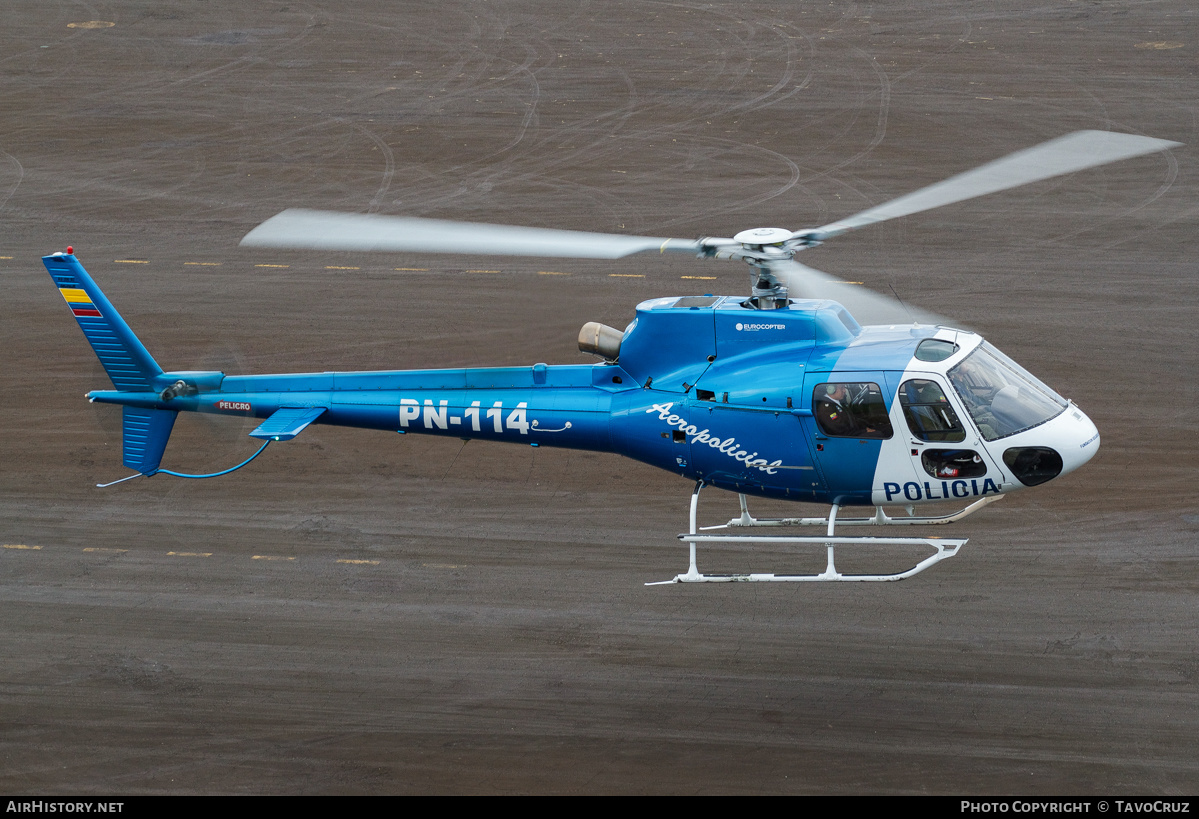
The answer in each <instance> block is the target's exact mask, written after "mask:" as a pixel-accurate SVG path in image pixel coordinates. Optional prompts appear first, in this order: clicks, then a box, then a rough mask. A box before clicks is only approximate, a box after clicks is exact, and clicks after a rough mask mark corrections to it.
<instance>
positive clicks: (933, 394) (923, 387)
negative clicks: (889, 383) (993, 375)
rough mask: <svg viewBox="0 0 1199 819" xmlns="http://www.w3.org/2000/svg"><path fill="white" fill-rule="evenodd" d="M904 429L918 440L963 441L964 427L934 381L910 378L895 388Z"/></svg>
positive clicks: (964, 438) (964, 435)
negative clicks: (906, 424) (897, 391)
mask: <svg viewBox="0 0 1199 819" xmlns="http://www.w3.org/2000/svg"><path fill="white" fill-rule="evenodd" d="M899 403H900V405H902V406H903V417H904V418H906V419H907V422H908V429H910V430H911V431H912V434H913V435H915V436H916V437H917V438H919V439H920V440H922V441H953V442H956V441H964V440H966V429H965V428H964V427H963V426H962V422H961V421H959V420H958V416H957V413H956V412H954V411H953V407H951V406H950V405H949V399H948V398H946V397H945V392H944V391H943V390H942V389H941V386H940V385H939V384H938V383H937V382H936V381H929V380H927V379H923V378H914V379H912V380H911V381H905V382H904V384H903V386H902V387H900V388H899Z"/></svg>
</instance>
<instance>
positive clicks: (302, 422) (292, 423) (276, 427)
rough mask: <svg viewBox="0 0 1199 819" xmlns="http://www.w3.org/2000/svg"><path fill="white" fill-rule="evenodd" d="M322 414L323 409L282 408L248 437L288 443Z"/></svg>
mask: <svg viewBox="0 0 1199 819" xmlns="http://www.w3.org/2000/svg"><path fill="white" fill-rule="evenodd" d="M324 412H325V408H324V407H283V408H281V409H279V410H276V411H275V413H274V414H273V415H271V417H270V418H267V419H266V420H265V421H263V422H262V423H261V424H260V425H259V426H258V428H257V429H255V430H254V431H253V432H251V433H250V437H251V438H263V439H265V440H269V441H290V440H291V439H292V438H294V437H296V436H297V435H299V434H300V433H301V432H303V431H304V430H305V429H306V428H307V427H308V425H309V424H311V423H312V422H313V421H315V420H316V419H317V418H320V417H321V415H323V414H324Z"/></svg>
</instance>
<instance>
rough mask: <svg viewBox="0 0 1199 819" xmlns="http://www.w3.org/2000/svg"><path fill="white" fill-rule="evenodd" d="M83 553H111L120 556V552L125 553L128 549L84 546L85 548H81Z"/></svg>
mask: <svg viewBox="0 0 1199 819" xmlns="http://www.w3.org/2000/svg"><path fill="white" fill-rule="evenodd" d="M83 551H85V552H112V553H113V554H120V553H122V552H127V551H129V550H128V549H105V548H104V547H102V546H85V547H83Z"/></svg>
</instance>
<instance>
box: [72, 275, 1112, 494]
mask: <svg viewBox="0 0 1199 819" xmlns="http://www.w3.org/2000/svg"><path fill="white" fill-rule="evenodd" d="M72 261H73V260H72ZM114 312H115V311H114ZM82 321H83V319H81V323H82ZM85 332H86V330H85ZM150 381H151V382H152V383H149V384H148V386H149V387H150V389H148V390H145V391H140V390H128V389H126V390H119V391H96V392H92V393H89V398H90V399H91V400H93V401H98V402H104V403H116V404H122V405H125V406H127V407H131V408H136V409H135V410H134V411H138V410H140V411H142V412H143V413H149V414H154V413H155V412H161V411H167V414H171V413H173V412H177V411H196V412H206V413H216V414H231V415H235V416H237V415H240V416H252V417H257V418H266V419H270V420H268V422H267V423H265V424H263V425H262V426H261V427H259V429H257V430H255V431H254V432H253V433H251V434H252V435H254V436H255V437H258V438H263V439H269V438H273V439H275V440H286V439H288V438H291V437H294V435H296V434H299V432H300V431H301V430H302V429H303V428H304V427H305V426H307V425H308V424H309V423H312V422H316V423H324V424H336V425H341V426H349V427H361V428H367V429H377V430H387V431H392V432H399V433H402V434H408V433H419V434H431V435H446V436H453V437H458V438H464V439H489V440H497V441H507V442H514V443H521V444H526V445H532V446H557V447H567V448H574V449H584V450H595V451H607V452H616V453H619V454H622V455H625V456H627V457H630V458H634V459H636V460H638V461H643V462H645V463H647V464H651V465H653V466H656V467H659V468H662V469H665V470H667V471H670V472H674V473H676V474H678V475H680V476H683V477H685V478H689V479H692V480H697V481H703V482H704V483H705V484H708V485H712V486H716V487H720V488H723V489H728V490H732V491H736V492H740V493H743V494H751V495H762V496H768V497H775V498H783V499H791V500H798V501H810V502H818V503H836V504H839V505H841V506H845V505H886V504H890V505H915V504H923V503H929V502H938V501H941V502H943V501H961V500H963V499H978V498H980V497H986V496H988V495H999V494H1003V493H1006V492H1009V491H1012V490H1014V489H1019V488H1022V487H1024V486H1031V485H1036V484H1037V483H1042V482H1044V481H1046V480H1049V479H1051V478H1053V477H1056V476H1057V475H1059V474H1064V473H1066V472H1069V471H1071V470H1073V469H1075V468H1077V467H1078V466H1081V465H1082V464H1083V463H1085V462H1086V461H1087V460H1089V459H1090V458H1091V457H1092V456H1093V455H1094V453H1095V451H1096V450H1097V449H1098V446H1099V436H1098V432H1097V430H1096V428H1095V426H1094V424H1093V423H1091V421H1090V419H1088V418H1087V417H1086V416H1085V415H1084V414H1083V413H1082V412H1081V411H1080V410H1079V409H1078V408H1077V407H1075V406H1073V405H1072V404H1071V403H1069V402H1067V401H1065V400H1064V399H1061V398H1060V397H1058V396H1057V395H1056V394H1055V393H1053V392H1052V391H1051V390H1049V389H1048V388H1047V387H1045V386H1044V385H1043V384H1041V383H1040V382H1039V381H1037V380H1036V379H1035V378H1033V377H1032V376H1031V375H1029V374H1028V373H1027V372H1025V371H1024V370H1023V369H1022V368H1020V367H1019V366H1018V365H1016V364H1015V363H1014V362H1011V361H1010V359H1007V358H1006V357H1004V356H1003V355H1002V354H1001V353H998V351H997V350H994V348H993V347H990V345H987V344H985V342H984V341H983V340H982V339H981V338H980V337H979V336H977V335H976V334H974V333H969V332H965V331H961V330H954V329H950V328H944V327H934V326H929V325H904V326H872V327H865V328H863V327H860V326H859V325H858V324H857V322H856V321H854V319H853V318H852V317H851V316H850V315H849V314H848V313H847V312H846V311H845V309H844V308H843V307H842V306H841V305H839V304H837V303H836V302H831V301H804V300H794V301H792V302H790V303H789V304H788V306H787V307H785V308H783V309H779V310H771V311H761V310H755V309H753V308H752V307H750V306H747V305H745V304H744V302H743V300H741V299H738V298H734V297H725V296H686V297H672V298H664V299H654V300H651V301H647V302H644V303H642V304H640V305H638V307H637V318H636V320H635V321H634V322H633V323H632V324H631V325H629V328H628V329H627V330H626V331H625V332H624V335H623V338H622V340H621V344H620V351H619V358H618V360H617V361H615V362H607V363H602V364H595V365H555V366H549V365H545V364H536V365H533V366H531V367H529V366H525V367H502V368H480V369H442V370H408V371H382V372H326V373H307V374H287V375H241V376H235V375H225V374H223V373H219V372H190V371H188V372H169V373H161V374H159V375H156V376H154V377H153V378H151V379H150ZM172 385H175V388H174V389H173V390H172V391H171V392H167V393H164V392H163V390H165V389H167V388H168V387H171V386H172ZM172 392H173V393H177V394H172ZM164 395H165V396H166V397H165V398H164ZM128 412H129V411H128V410H127V413H128ZM173 417H174V416H173V414H172V415H171V420H172V421H173ZM129 421H130V418H129V416H128V415H127V416H126V422H127V424H126V425H127V427H128V425H129ZM297 426H298V428H297ZM167 434H169V426H168V428H167ZM164 444H165V438H164ZM127 456H128V452H127ZM127 462H128V458H127ZM131 465H132V464H131ZM155 465H156V464H155Z"/></svg>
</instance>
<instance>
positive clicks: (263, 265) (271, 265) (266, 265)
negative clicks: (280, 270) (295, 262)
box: [254, 264, 291, 267]
mask: <svg viewBox="0 0 1199 819" xmlns="http://www.w3.org/2000/svg"><path fill="white" fill-rule="evenodd" d="M254 266H255V267H291V265H289V264H256V265H254Z"/></svg>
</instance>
